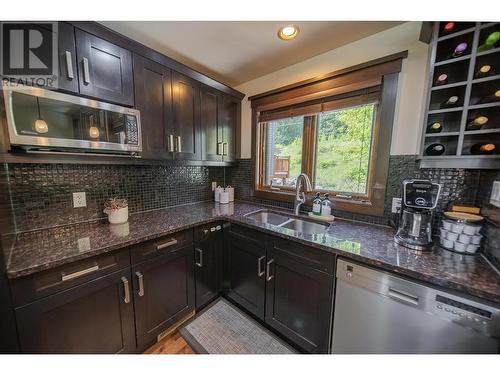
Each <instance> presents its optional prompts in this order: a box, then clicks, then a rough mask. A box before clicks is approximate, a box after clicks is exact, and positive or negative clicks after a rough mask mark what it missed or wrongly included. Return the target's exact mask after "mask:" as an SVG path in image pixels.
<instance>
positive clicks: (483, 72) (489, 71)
mask: <svg viewBox="0 0 500 375" xmlns="http://www.w3.org/2000/svg"><path fill="white" fill-rule="evenodd" d="M493 74H494V71H493V68H492V67H491V65H489V64H484V65H481V67H480V68H479V70H478V71H477V72H476V74H475V77H476V78H482V77H488V76H490V75H493Z"/></svg>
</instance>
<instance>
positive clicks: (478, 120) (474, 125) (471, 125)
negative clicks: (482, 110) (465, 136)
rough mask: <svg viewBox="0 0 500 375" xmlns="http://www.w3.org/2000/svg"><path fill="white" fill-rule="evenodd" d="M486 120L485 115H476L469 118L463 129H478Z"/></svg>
mask: <svg viewBox="0 0 500 375" xmlns="http://www.w3.org/2000/svg"><path fill="white" fill-rule="evenodd" d="M487 122H488V117H486V116H477V117H475V118H474V119H471V120H470V121H469V122H468V123H467V126H466V127H465V129H466V130H479V129H481V128H482V127H483V125H484V124H486V123H487Z"/></svg>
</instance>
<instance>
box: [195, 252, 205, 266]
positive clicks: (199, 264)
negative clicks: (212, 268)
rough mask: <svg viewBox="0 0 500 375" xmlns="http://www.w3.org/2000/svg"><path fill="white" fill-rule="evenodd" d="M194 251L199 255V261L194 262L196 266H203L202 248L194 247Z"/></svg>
mask: <svg viewBox="0 0 500 375" xmlns="http://www.w3.org/2000/svg"><path fill="white" fill-rule="evenodd" d="M194 250H195V251H196V252H198V254H199V255H200V258H199V259H200V261H199V262H196V265H197V266H198V267H203V250H202V249H199V248H195V249H194Z"/></svg>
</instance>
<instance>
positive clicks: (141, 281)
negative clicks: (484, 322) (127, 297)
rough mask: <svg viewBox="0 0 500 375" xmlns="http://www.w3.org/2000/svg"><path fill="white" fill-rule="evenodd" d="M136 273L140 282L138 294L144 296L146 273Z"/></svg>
mask: <svg viewBox="0 0 500 375" xmlns="http://www.w3.org/2000/svg"><path fill="white" fill-rule="evenodd" d="M135 275H136V276H137V281H138V282H139V292H138V293H137V294H139V297H143V296H144V275H143V274H142V273H140V272H139V271H137V272H136V273H135Z"/></svg>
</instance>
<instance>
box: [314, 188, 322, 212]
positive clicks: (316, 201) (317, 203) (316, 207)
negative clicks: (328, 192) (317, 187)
mask: <svg viewBox="0 0 500 375" xmlns="http://www.w3.org/2000/svg"><path fill="white" fill-rule="evenodd" d="M321 203H322V200H321V197H320V194H319V193H316V197H315V198H314V199H313V210H312V212H313V215H316V216H320V215H321Z"/></svg>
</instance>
